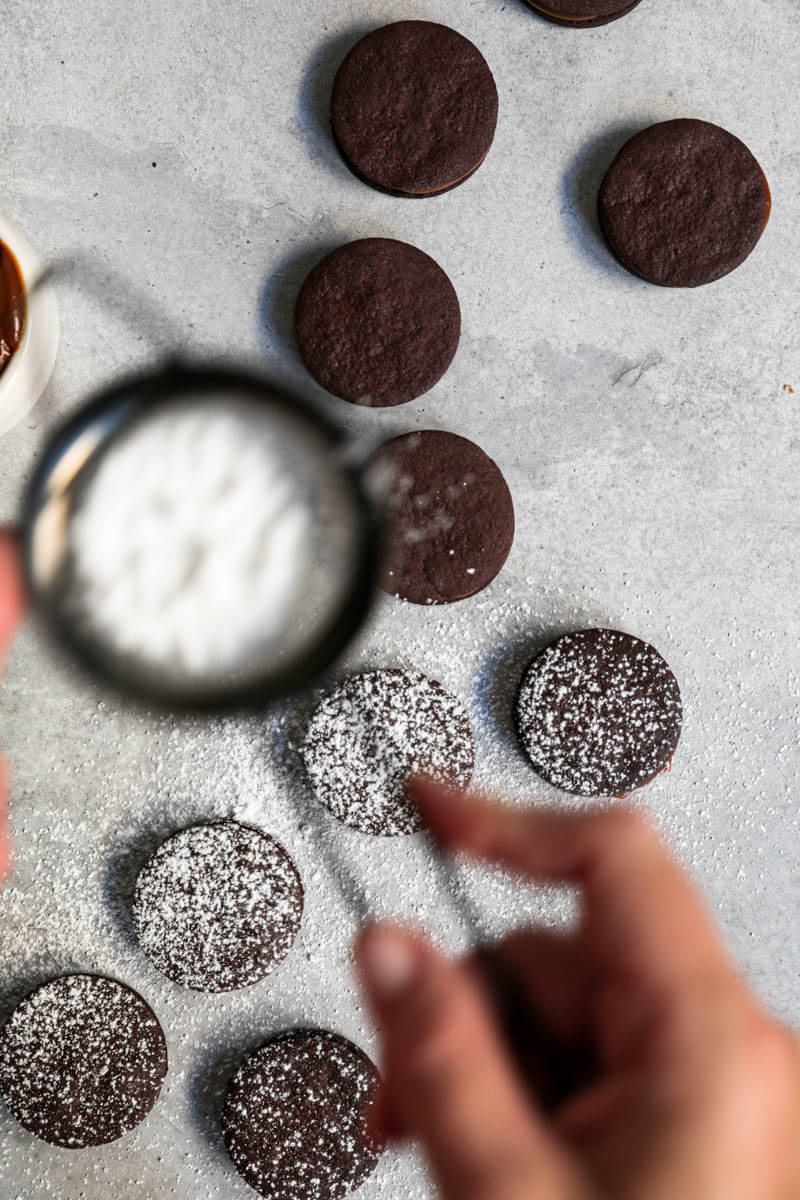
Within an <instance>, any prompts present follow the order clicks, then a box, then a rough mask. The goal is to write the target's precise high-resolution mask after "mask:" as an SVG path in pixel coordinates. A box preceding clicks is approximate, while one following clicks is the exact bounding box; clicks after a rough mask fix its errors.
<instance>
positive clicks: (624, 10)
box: [525, 0, 639, 29]
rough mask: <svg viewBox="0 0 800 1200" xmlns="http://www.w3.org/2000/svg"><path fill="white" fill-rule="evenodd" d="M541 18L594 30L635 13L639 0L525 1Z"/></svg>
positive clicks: (557, 23) (558, 23)
mask: <svg viewBox="0 0 800 1200" xmlns="http://www.w3.org/2000/svg"><path fill="white" fill-rule="evenodd" d="M525 3H526V4H527V5H528V7H529V8H532V9H533V11H534V12H535V13H538V15H539V16H540V17H544V18H545V20H547V21H552V22H553V24H555V25H571V26H572V27H573V29H594V28H595V27H596V26H598V25H608V23H609V22H610V21H618V20H619V18H620V17H626V16H627V15H628V13H629V12H633V10H634V8H636V6H637V4H638V3H639V0H633V3H631V0H543V3H541V4H539V3H538V0H525Z"/></svg>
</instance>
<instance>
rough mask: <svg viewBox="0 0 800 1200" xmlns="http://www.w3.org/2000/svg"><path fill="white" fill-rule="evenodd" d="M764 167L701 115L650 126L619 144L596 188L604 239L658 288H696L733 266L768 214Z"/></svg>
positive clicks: (741, 259) (747, 249)
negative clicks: (699, 119)
mask: <svg viewBox="0 0 800 1200" xmlns="http://www.w3.org/2000/svg"><path fill="white" fill-rule="evenodd" d="M770 203H771V201H770V193H769V187H768V185H767V181H766V179H765V177H764V172H763V171H762V170H761V167H760V166H759V165H758V163H757V162H756V160H755V158H754V157H753V155H752V154H751V153H750V151H749V150H748V149H747V146H745V144H744V143H743V142H740V141H739V139H738V138H736V137H734V136H733V134H732V133H728V132H727V131H726V130H724V129H720V127H719V126H718V125H711V124H710V123H709V122H708V121H695V120H677V121H664V122H662V123H661V124H659V125H651V126H650V127H649V128H648V129H643V130H642V131H641V132H640V133H637V134H636V135H635V136H634V137H632V138H631V139H630V141H628V142H626V143H625V145H624V146H623V147H622V149H621V150H620V152H619V154H618V155H617V157H616V158H615V159H614V161H613V163H612V164H611V166H610V167H609V168H608V171H607V172H606V176H605V179H604V180H603V183H602V186H601V188H600V196H599V202H598V207H599V214H600V221H601V223H602V226H603V230H604V232H605V235H606V238H607V240H608V244H609V246H610V247H611V249H612V251H613V252H614V254H615V255H616V257H617V258H618V259H619V261H620V262H621V263H622V265H623V266H624V267H626V268H627V269H628V270H629V271H632V272H633V274H634V275H639V276H640V277H641V278H642V279H646V280H648V282H650V283H657V284H660V285H661V286H662V287H699V286H700V285H702V284H704V283H713V281H714V280H715V279H721V278H722V276H723V275H727V274H728V273H729V272H730V271H733V270H734V269H735V268H736V267H738V266H739V265H740V264H741V263H743V262H744V260H745V259H746V258H747V256H748V254H750V252H751V250H752V249H753V247H754V246H755V244H756V242H757V241H758V239H759V238H760V237H761V234H762V233H763V232H764V228H765V226H766V224H767V221H768V219H769V213H770Z"/></svg>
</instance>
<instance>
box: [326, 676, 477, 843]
mask: <svg viewBox="0 0 800 1200" xmlns="http://www.w3.org/2000/svg"><path fill="white" fill-rule="evenodd" d="M303 757H304V760H305V765H306V770H307V771H308V775H309V778H310V780H311V784H312V786H313V788H314V791H315V792H316V794H317V797H318V799H319V800H321V801H322V803H323V804H325V805H326V806H327V807H328V808H329V809H330V811H331V812H332V813H333V815H334V816H336V817H338V818H339V820H340V821H344V823H345V824H346V825H350V826H351V827H352V828H353V829H360V830H361V831H362V832H363V833H376V834H386V835H392V834H401V833H414V831H415V830H418V829H421V828H422V822H421V820H420V817H419V813H418V812H417V810H416V808H415V807H414V806H413V805H412V804H411V803H410V802H409V800H408V798H407V796H406V783H407V782H408V780H409V779H410V778H411V777H412V776H413V775H417V774H421V773H423V772H424V773H425V774H427V775H432V776H433V777H434V778H437V779H441V780H442V781H443V782H445V783H450V784H452V785H453V786H454V787H466V786H467V784H468V783H469V781H470V779H471V778H472V769H473V767H474V765H475V743H474V741H473V738H472V730H471V728H470V723H469V717H468V716H467V713H466V711H465V709H464V707H463V705H462V704H461V702H460V701H459V700H456V698H455V697H454V696H451V695H450V693H449V692H446V691H445V690H444V688H443V687H442V685H441V684H440V683H436V681H435V680H433V679H428V678H427V677H426V676H425V675H421V674H420V673H419V672H418V671H399V670H394V669H386V670H381V671H370V672H368V673H366V674H364V675H354V676H352V678H350V679H347V680H346V681H345V682H344V683H343V684H341V685H340V686H339V687H338V688H336V690H335V691H334V692H331V694H330V695H329V696H327V697H326V698H325V699H324V700H323V701H322V703H321V704H320V706H319V708H318V709H317V711H316V712H315V714H314V716H313V718H312V720H311V724H310V725H309V728H308V733H307V734H306V740H305V745H304V747H303Z"/></svg>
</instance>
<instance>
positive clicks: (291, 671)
mask: <svg viewBox="0 0 800 1200" xmlns="http://www.w3.org/2000/svg"><path fill="white" fill-rule="evenodd" d="M350 457H351V456H350V455H348V452H347V444H346V442H345V440H344V438H343V436H342V434H341V432H340V431H339V430H338V429H337V428H336V427H335V426H334V425H333V424H331V423H330V422H329V421H328V420H326V419H324V418H323V417H322V416H321V415H320V414H319V413H318V412H316V411H315V410H314V409H312V408H311V407H310V406H309V405H308V404H306V403H305V402H303V401H301V400H299V399H298V398H295V397H291V396H288V395H286V394H285V393H283V392H280V391H277V390H275V389H273V388H272V387H271V386H270V384H269V383H268V382H267V381H265V380H264V379H262V378H260V377H259V376H257V375H253V374H249V373H247V372H243V371H234V370H229V369H220V368H217V367H205V366H198V365H186V364H180V365H178V364H174V365H170V366H169V367H167V368H165V369H163V370H160V371H157V372H155V373H150V374H147V375H144V376H139V377H137V378H134V379H132V380H129V381H127V382H125V383H123V384H121V385H119V384H117V385H115V386H113V387H112V388H111V389H109V390H107V391H106V392H104V393H103V394H102V395H100V396H99V397H98V398H97V399H95V400H93V401H92V402H91V403H90V404H88V405H87V406H86V408H84V409H82V410H81V412H79V413H78V415H77V416H76V417H74V418H73V419H72V420H71V421H70V422H69V423H68V424H67V425H66V426H65V427H64V428H63V429H62V430H60V431H59V432H58V433H57V434H56V436H55V438H54V439H53V440H52V441H51V443H50V445H49V447H48V448H47V450H46V451H45V453H44V455H43V457H42V459H41V460H40V462H39V465H38V467H37V469H36V472H35V476H34V479H33V482H32V484H31V486H30V488H29V490H28V493H27V496H26V500H25V504H24V512H23V547H24V558H25V565H26V571H27V576H28V582H29V586H30V590H31V595H32V598H33V600H34V602H35V605H36V607H37V608H38V609H39V610H40V611H41V613H42V614H43V616H44V619H45V621H46V623H47V625H48V626H49V627H50V629H51V631H52V632H53V633H55V635H56V636H57V638H58V640H59V641H60V642H61V643H62V644H64V645H65V646H66V647H67V648H68V649H69V650H70V651H71V652H72V654H73V656H74V657H77V659H78V660H79V661H80V662H81V663H82V664H83V665H84V666H86V667H88V668H89V669H90V670H91V671H92V672H93V673H94V674H95V675H99V676H100V677H101V678H102V679H103V680H104V681H105V682H107V683H110V684H112V685H114V686H115V687H116V688H117V689H118V690H121V691H122V692H124V693H126V694H128V695H130V696H134V697H136V698H139V699H141V700H145V701H147V702H150V703H158V704H161V705H164V706H167V707H172V708H184V709H225V708H231V707H240V706H247V705H259V704H263V703H267V702H269V701H270V700H272V699H276V698H277V697H279V696H282V695H285V694H286V693H287V692H290V691H292V690H294V689H295V688H297V687H300V686H302V685H303V684H304V683H306V682H308V681H309V680H311V679H313V678H314V677H316V676H317V675H318V674H320V673H321V672H322V671H323V670H324V669H325V668H326V667H327V666H329V665H330V663H331V662H332V661H333V660H334V659H335V658H336V657H337V656H338V654H339V653H340V652H341V651H342V650H343V649H344V647H345V645H346V644H347V642H348V641H349V640H350V638H351V637H352V636H353V634H354V633H355V631H356V630H357V629H358V627H359V626H360V624H361V622H362V621H363V619H364V617H365V615H366V613H367V611H368V608H369V605H370V601H371V598H372V595H373V591H374V585H375V580H376V575H377V567H378V558H379V541H380V538H379V529H378V520H377V516H376V513H375V508H374V505H373V503H372V501H371V498H370V495H369V492H368V489H367V485H366V483H365V479H364V473H363V472H362V471H361V470H360V469H359V467H358V466H356V465H353V464H352V463H351V462H350V461H349V459H350Z"/></svg>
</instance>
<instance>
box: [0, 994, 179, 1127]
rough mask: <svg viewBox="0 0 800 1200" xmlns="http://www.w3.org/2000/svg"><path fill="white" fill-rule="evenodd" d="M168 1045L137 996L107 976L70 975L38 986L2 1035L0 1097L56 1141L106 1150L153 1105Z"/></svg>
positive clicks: (23, 1119)
mask: <svg viewBox="0 0 800 1200" xmlns="http://www.w3.org/2000/svg"><path fill="white" fill-rule="evenodd" d="M166 1073H167V1046H166V1042H165V1040H164V1034H163V1032H162V1030H161V1026H160V1025H159V1023H158V1020H157V1019H156V1016H155V1014H154V1013H153V1011H152V1009H151V1008H150V1007H149V1005H147V1004H146V1003H145V1002H144V1000H143V999H142V998H141V996H139V995H138V994H137V993H136V992H134V991H132V990H131V989H130V988H128V987H125V986H124V985H123V984H121V983H116V982H115V981H114V980H113V979H106V978H104V977H103V976H100V975H64V976H61V977H60V978H58V979H53V980H51V982H50V983H46V984H45V985H44V986H43V987H40V988H39V989H38V990H37V991H35V992H32V993H31V994H30V995H29V996H28V997H27V998H26V999H25V1000H23V1001H22V1003H21V1004H19V1005H18V1006H17V1008H16V1009H15V1010H14V1012H13V1013H12V1015H11V1017H10V1019H9V1021H8V1023H7V1024H6V1026H5V1028H4V1029H3V1032H2V1034H0V1094H2V1097H3V1099H4V1100H5V1102H6V1105H7V1106H8V1109H9V1111H10V1112H11V1114H12V1115H13V1116H14V1117H16V1119H17V1120H18V1121H19V1122H20V1124H21V1125H24V1126H25V1128H26V1129H27V1130H29V1131H30V1132H31V1133H34V1134H36V1136H37V1137H40V1138H43V1139H44V1140H45V1141H46V1142H50V1143H51V1145H53V1146H63V1147H65V1148H67V1149H82V1148H84V1147H87V1146H102V1145H104V1144H105V1143H106V1142H113V1141H114V1140H115V1139H116V1138H118V1137H122V1135H123V1134H124V1133H129V1132H130V1130H132V1129H134V1128H135V1127H136V1126H137V1125H138V1124H139V1122H140V1121H143V1120H144V1118H145V1117H146V1116H147V1114H148V1113H149V1112H150V1109H151V1108H152V1107H153V1105H154V1104H155V1102H156V1099H157V1098H158V1094H159V1092H160V1090H161V1084H162V1082H163V1080H164V1077H165V1075H166Z"/></svg>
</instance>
